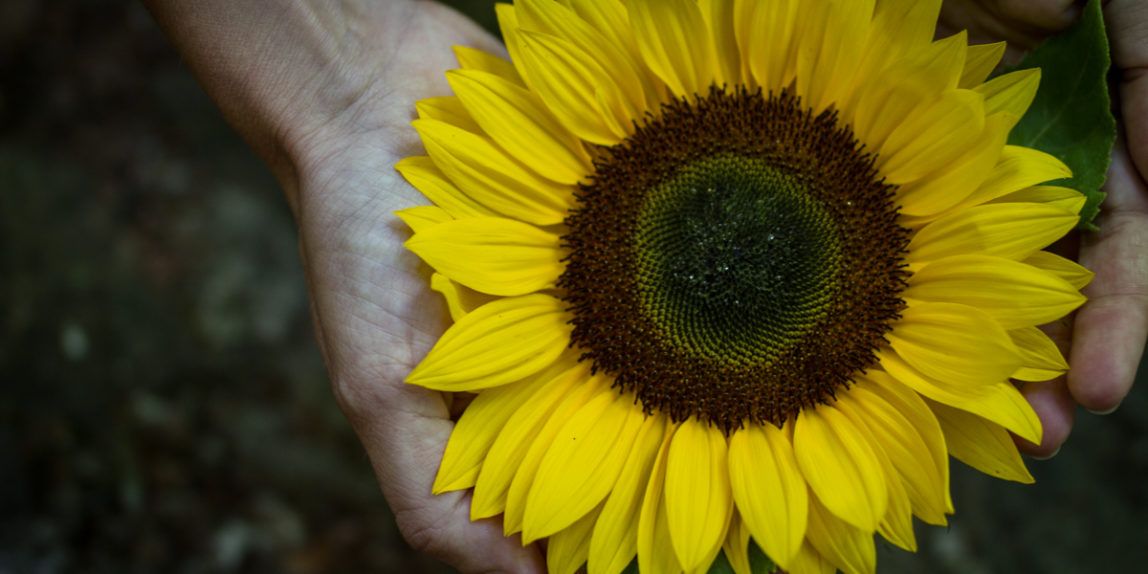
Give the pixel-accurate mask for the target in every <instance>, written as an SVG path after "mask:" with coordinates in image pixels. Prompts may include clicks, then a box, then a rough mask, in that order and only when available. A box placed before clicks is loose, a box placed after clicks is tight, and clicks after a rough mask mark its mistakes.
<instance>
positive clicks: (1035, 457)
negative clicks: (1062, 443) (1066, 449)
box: [1032, 446, 1060, 460]
mask: <svg viewBox="0 0 1148 574" xmlns="http://www.w3.org/2000/svg"><path fill="white" fill-rule="evenodd" d="M1059 453H1060V447H1059V446H1058V447H1056V450H1054V451H1052V454H1050V455H1048V456H1033V457H1032V458H1033V460H1048V459H1050V458H1052V457H1054V456H1056V455H1057V454H1059Z"/></svg>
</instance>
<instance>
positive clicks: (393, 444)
mask: <svg viewBox="0 0 1148 574" xmlns="http://www.w3.org/2000/svg"><path fill="white" fill-rule="evenodd" d="M145 3H146V4H147V5H148V7H149V8H150V9H151V11H152V13H153V14H154V15H155V17H156V19H157V20H158V21H159V22H160V24H161V25H162V26H163V27H164V29H165V30H166V31H167V33H168V34H169V35H170V36H171V38H172V41H173V42H174V43H175V45H176V47H177V48H178V49H179V51H180V53H181V54H182V55H183V56H184V58H185V59H186V60H187V61H188V63H189V65H190V66H191V68H192V69H193V71H194V72H195V73H196V75H197V76H198V78H199V80H200V82H201V83H202V84H203V86H204V87H205V89H206V90H207V92H208V93H209V94H210V95H211V96H212V98H213V99H214V100H215V101H216V103H217V104H218V105H219V107H220V108H221V109H222V111H223V113H224V115H225V116H226V117H227V119H228V121H229V122H231V124H232V125H233V126H234V127H235V128H236V129H237V130H238V131H239V132H240V133H241V134H242V135H243V137H244V138H245V139H246V140H247V141H248V142H249V143H250V144H251V145H252V147H254V148H255V150H256V151H257V152H258V153H259V154H260V155H261V156H262V157H263V159H264V160H265V161H266V162H267V164H268V165H269V166H270V167H271V169H272V170H273V172H274V173H275V175H276V176H277V177H278V179H279V181H280V183H281V185H282V187H283V189H284V192H285V195H286V198H287V201H288V203H289V204H290V206H291V209H292V211H293V212H294V214H295V218H296V221H297V223H298V226H299V237H300V243H299V245H300V246H299V250H300V256H301V258H302V260H303V264H304V268H305V270H306V276H307V282H308V288H309V290H310V293H311V302H312V315H313V318H314V323H315V329H316V333H317V338H318V341H319V346H320V348H321V350H322V353H323V356H324V359H325V360H326V362H327V366H328V370H329V373H330V377H331V381H332V385H333V388H334V394H335V396H336V398H337V400H338V402H339V404H340V406H341V407H342V409H343V411H344V412H345V413H346V415H347V417H348V419H349V420H350V422H351V424H352V426H353V427H354V429H355V431H356V432H357V433H358V435H359V437H360V439H361V440H362V442H363V445H364V447H365V448H366V451H367V453H368V455H369V457H370V460H371V464H372V466H373V467H374V470H375V472H376V474H377V476H378V479H379V484H380V485H381V487H382V490H383V494H384V495H385V497H386V499H387V501H388V503H389V504H390V506H391V508H392V509H393V510H394V513H395V517H396V519H397V521H398V524H399V528H400V530H401V531H402V533H403V535H404V537H405V538H406V539H407V541H408V542H409V543H411V545H412V546H414V547H415V548H416V549H418V550H420V551H422V552H426V553H428V554H430V555H432V556H435V557H437V558H439V559H442V560H444V561H446V562H447V563H449V564H451V565H452V566H454V567H456V568H458V569H460V570H462V571H465V572H492V571H509V572H542V571H544V570H545V564H544V560H543V558H542V553H541V551H540V550H539V549H538V548H536V547H535V546H533V545H532V546H528V547H525V548H523V547H522V545H521V544H520V540H519V539H518V538H517V537H512V538H504V537H503V535H502V526H501V524H500V523H499V522H498V521H497V520H484V521H479V522H474V523H472V522H470V520H469V518H468V511H469V495H468V494H466V493H465V492H455V493H448V494H444V495H440V496H432V495H431V483H432V482H433V480H434V474H435V472H436V469H437V466H438V461H439V459H440V458H441V455H442V451H443V448H444V446H445V444H446V441H447V438H448V437H449V436H450V432H451V429H452V428H453V426H454V423H453V422H452V416H453V415H457V411H458V405H457V404H455V405H454V407H455V408H454V409H452V403H458V402H459V401H458V400H457V397H451V396H448V395H445V394H442V393H437V392H431V391H427V390H424V389H420V388H417V387H412V386H409V385H405V384H403V382H402V381H403V378H404V377H405V375H406V374H407V373H408V372H409V371H410V369H411V368H412V367H413V366H414V365H415V364H416V363H417V362H418V361H419V359H421V358H422V357H423V355H425V353H426V351H427V350H428V349H429V348H430V347H431V345H432V344H433V343H434V341H435V340H436V339H437V338H438V336H439V335H440V334H441V333H442V331H443V329H444V328H445V327H446V325H447V317H446V315H445V307H444V305H442V303H441V301H440V300H439V299H438V297H439V296H438V295H437V294H435V293H433V292H431V291H430V290H429V289H428V288H427V281H426V277H425V276H423V275H422V274H421V273H420V272H419V262H418V260H417V258H416V257H415V256H414V255H412V254H411V253H409V252H407V251H406V250H404V249H403V248H402V242H403V241H404V240H405V239H406V238H407V237H408V231H407V230H406V229H405V228H404V227H403V226H402V225H401V223H399V222H398V220H397V219H396V218H395V217H394V216H393V215H392V213H393V212H394V211H395V210H398V209H402V208H404V207H409V206H412V205H420V204H425V203H426V200H425V199H424V198H423V197H422V196H421V195H420V194H419V193H418V192H417V191H416V190H415V189H414V188H412V187H411V186H409V185H408V184H407V183H406V182H404V181H403V180H402V178H401V177H400V176H399V175H398V174H397V173H396V172H395V170H394V164H395V162H397V161H398V160H400V159H402V158H403V157H407V156H411V155H421V154H422V153H423V152H422V146H421V144H420V143H419V141H418V138H417V136H416V135H415V132H414V130H413V129H411V128H410V127H409V122H410V120H411V119H412V114H413V111H414V108H413V102H414V101H415V100H418V99H421V98H425V97H429V96H435V95H445V94H448V93H449V89H448V87H447V85H446V82H445V80H444V78H443V75H442V73H443V71H445V70H447V69H451V68H454V67H457V63H456V61H455V59H454V57H453V55H452V53H451V50H450V47H451V46H453V45H457V44H461V45H467V46H473V47H477V48H481V49H485V50H487V51H490V52H494V53H503V49H502V47H501V46H500V45H499V43H498V42H497V40H495V39H494V38H492V37H491V36H489V35H488V34H487V33H486V32H484V31H483V30H481V29H479V28H478V27H477V26H476V25H475V24H473V23H472V22H470V21H469V20H467V19H465V18H463V17H461V16H459V15H458V14H456V13H454V12H453V11H451V10H449V9H447V8H444V7H442V6H441V5H438V4H436V3H434V2H431V1H426V0H381V1H375V2H372V1H369V0H296V1H294V2H281V3H278V4H277V5H275V6H274V7H273V8H270V7H268V3H266V2H261V1H256V0H197V1H196V2H181V1H177V0H145ZM1077 13H1078V9H1077V8H1076V7H1075V5H1074V3H1073V2H1072V0H962V1H957V0H951V1H950V2H948V3H947V4H946V6H945V10H944V14H943V16H944V18H945V21H946V24H947V25H948V26H949V27H950V28H955V29H960V28H969V29H970V30H972V31H973V36H974V38H975V39H976V40H982V41H985V40H990V39H1006V40H1010V41H1012V42H1014V43H1016V45H1018V46H1029V45H1032V44H1033V43H1035V42H1036V41H1038V40H1039V38H1041V37H1043V36H1045V35H1047V34H1049V33H1053V32H1055V31H1057V30H1060V29H1062V28H1064V27H1065V26H1067V25H1069V24H1070V23H1071V22H1072V20H1073V18H1074V17H1075V16H1076V14H1077ZM1105 14H1106V17H1107V20H1108V24H1109V32H1110V35H1111V40H1112V44H1113V48H1114V59H1115V65H1116V66H1118V67H1119V68H1120V70H1121V84H1120V86H1119V91H1120V101H1121V115H1122V116H1123V128H1124V130H1123V136H1122V142H1121V145H1120V146H1119V148H1118V150H1117V151H1116V152H1115V154H1114V158H1113V167H1112V169H1111V172H1110V177H1109V183H1108V185H1107V191H1108V193H1109V198H1108V202H1107V203H1106V205H1105V209H1104V211H1103V213H1102V214H1101V216H1100V219H1099V220H1098V224H1099V226H1100V228H1101V231H1100V232H1099V233H1097V234H1085V235H1083V236H1082V237H1080V238H1079V240H1078V241H1068V242H1066V246H1065V248H1066V249H1070V250H1072V251H1073V252H1074V254H1076V255H1077V257H1078V259H1079V260H1080V261H1081V262H1082V263H1083V264H1084V265H1085V266H1087V267H1088V268H1090V269H1092V270H1093V271H1095V272H1096V279H1095V281H1094V282H1093V283H1092V285H1090V286H1089V287H1088V288H1087V289H1086V290H1085V293H1086V294H1087V295H1088V297H1089V301H1088V303H1087V304H1086V305H1085V306H1084V307H1083V308H1081V309H1080V310H1079V311H1078V312H1077V314H1076V316H1075V320H1074V321H1068V322H1065V323H1063V324H1061V325H1056V326H1053V329H1054V331H1055V334H1056V336H1057V337H1058V339H1059V340H1061V341H1062V343H1063V346H1064V348H1065V349H1066V350H1067V352H1068V356H1069V361H1070V363H1071V364H1072V371H1071V372H1070V374H1069V375H1068V377H1067V378H1064V379H1061V380H1058V381H1055V382H1051V383H1040V384H1030V385H1027V386H1026V387H1025V388H1024V393H1025V395H1026V396H1027V397H1028V399H1029V401H1030V402H1031V403H1032V405H1033V407H1034V408H1035V409H1036V411H1037V412H1038V413H1039V414H1040V417H1041V419H1042V421H1043V422H1044V440H1043V441H1042V443H1041V444H1039V445H1031V444H1022V445H1021V446H1022V448H1023V449H1024V450H1025V451H1027V452H1028V453H1030V454H1032V455H1033V456H1037V457H1047V456H1051V455H1052V454H1054V453H1055V452H1056V451H1057V450H1058V449H1059V448H1060V445H1061V444H1063V443H1064V441H1065V440H1066V439H1067V438H1068V435H1069V433H1070V431H1071V429H1072V424H1073V420H1074V416H1075V411H1076V407H1077V406H1081V407H1083V408H1085V409H1087V410H1090V411H1093V412H1100V413H1104V412H1110V411H1112V410H1114V409H1115V408H1117V407H1118V406H1119V404H1120V402H1121V401H1122V400H1123V398H1124V396H1125V395H1126V394H1127V393H1128V391H1129V389H1130V387H1131V385H1132V382H1133V379H1134V377H1135V371H1136V367H1137V365H1138V364H1139V360H1140V354H1141V352H1142V351H1143V349H1144V343H1145V336H1146V333H1148V187H1146V185H1145V175H1146V174H1148V3H1144V2H1142V1H1140V0H1109V1H1107V2H1105Z"/></svg>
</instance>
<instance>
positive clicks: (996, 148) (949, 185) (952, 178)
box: [896, 115, 1014, 218]
mask: <svg viewBox="0 0 1148 574" xmlns="http://www.w3.org/2000/svg"><path fill="white" fill-rule="evenodd" d="M1013 123H1014V122H1013V121H1012V119H1010V118H1006V117H1004V116H1003V115H996V116H990V117H989V118H987V119H986V120H985V129H984V131H983V132H982V133H981V136H980V140H979V142H975V143H973V144H972V145H971V146H970V147H969V149H968V150H967V151H966V152H965V154H964V155H963V156H961V157H958V158H956V159H954V160H953V162H952V165H951V166H947V167H945V168H942V169H941V170H940V171H938V172H936V173H934V174H932V175H931V176H929V177H926V178H923V179H919V180H917V181H914V182H910V183H907V184H905V185H902V186H901V187H899V188H898V189H897V192H896V201H898V202H899V203H900V204H901V213H902V214H904V215H907V216H913V217H925V218H932V217H934V216H936V215H938V214H941V213H942V212H944V211H945V210H947V209H951V208H953V207H954V206H956V205H958V204H960V203H961V202H962V201H964V200H966V199H967V198H968V197H969V196H970V195H971V194H973V193H974V192H975V191H976V190H977V189H978V188H979V187H980V186H981V185H982V184H983V183H984V182H985V180H986V179H988V177H989V175H990V174H991V173H992V170H993V166H994V165H996V164H997V162H998V161H999V160H1000V157H1001V154H1002V153H1003V150H1004V145H1005V141H1006V140H1007V139H1008V132H1009V130H1010V129H1011V128H1012V125H1013Z"/></svg>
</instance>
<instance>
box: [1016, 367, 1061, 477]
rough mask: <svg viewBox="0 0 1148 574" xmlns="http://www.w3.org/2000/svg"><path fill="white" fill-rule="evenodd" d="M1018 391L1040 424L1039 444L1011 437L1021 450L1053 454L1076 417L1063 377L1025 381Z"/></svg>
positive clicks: (1033, 454)
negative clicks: (1037, 381)
mask: <svg viewBox="0 0 1148 574" xmlns="http://www.w3.org/2000/svg"><path fill="white" fill-rule="evenodd" d="M1021 394H1023V395H1024V397H1025V399H1027V400H1028V402H1029V404H1031V405H1032V408H1033V410H1034V411H1036V414H1037V416H1039V417H1040V422H1041V424H1042V426H1043V427H1044V434H1043V435H1042V437H1041V441H1040V444H1033V443H1031V442H1028V441H1027V440H1024V439H1022V438H1018V437H1014V440H1015V441H1016V445H1017V448H1019V449H1020V450H1021V452H1023V453H1025V454H1027V455H1029V456H1031V457H1033V458H1035V459H1037V460H1045V459H1049V458H1052V457H1054V456H1056V453H1057V452H1059V451H1060V447H1061V446H1062V445H1063V444H1064V442H1065V441H1067V440H1068V436H1069V434H1071V433H1072V425H1073V423H1074V422H1075V421H1076V403H1075V402H1074V401H1073V399H1072V395H1071V394H1070V393H1069V392H1068V388H1067V387H1066V385H1065V381H1064V379H1063V378H1060V379H1056V380H1055V381H1049V382H1042V383H1027V384H1025V386H1024V388H1022V389H1021Z"/></svg>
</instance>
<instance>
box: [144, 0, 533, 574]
mask: <svg viewBox="0 0 1148 574" xmlns="http://www.w3.org/2000/svg"><path fill="white" fill-rule="evenodd" d="M148 4H149V8H150V9H151V10H152V12H153V14H154V15H155V16H156V18H157V20H159V21H160V23H161V24H162V25H163V26H164V27H165V28H166V29H167V32H168V34H169V35H170V36H171V37H172V39H173V41H174V42H175V44H176V45H177V47H178V48H179V49H180V51H181V53H182V54H183V55H184V57H185V58H186V59H187V60H188V62H189V63H190V65H191V66H192V68H193V70H194V71H195V72H196V73H197V75H198V76H199V79H200V81H201V83H202V84H203V85H204V86H205V88H206V89H207V91H208V93H209V94H210V95H211V96H212V97H213V98H214V99H215V100H216V102H217V103H218V104H219V106H220V108H221V109H222V110H223V112H224V114H225V115H226V116H227V117H228V120H229V121H230V122H231V123H232V125H233V126H235V127H236V128H237V129H239V131H240V132H241V133H242V134H243V135H244V137H245V138H246V139H247V140H248V141H249V143H251V144H252V146H253V147H254V148H255V149H256V150H257V151H258V152H259V153H260V154H261V155H262V156H263V157H264V159H265V160H266V161H267V162H268V164H269V165H270V166H271V167H272V169H273V170H274V171H275V172H276V175H277V176H278V178H279V180H280V182H281V183H282V185H283V187H284V189H285V190H286V193H287V199H288V202H289V203H290V204H291V207H292V210H293V211H294V213H295V216H296V218H297V221H298V224H299V233H300V252H301V255H302V258H303V261H304V267H305V269H306V274H307V280H308V287H309V290H310V292H311V300H312V312H313V318H314V323H315V327H316V330H317V332H318V339H319V342H320V347H321V349H322V352H323V355H324V358H325V360H326V363H327V366H328V369H329V372H330V375H331V379H332V383H333V385H334V391H335V395H336V397H337V399H338V401H339V404H340V406H341V407H342V409H343V411H344V412H345V413H346V415H347V416H348V418H349V419H350V421H351V423H352V425H353V427H354V429H355V431H356V432H357V433H358V435H359V437H360V439H361V440H362V442H363V444H364V446H365V447H366V451H367V454H368V456H369V457H370V460H371V464H372V466H373V467H374V470H375V473H376V474H377V476H378V479H379V483H380V485H381V487H382V490H383V493H384V495H385V496H386V498H387V501H388V503H389V505H390V507H391V509H392V510H393V511H394V514H395V518H396V521H397V522H398V525H399V529H400V531H401V532H402V534H403V536H404V537H405V538H406V540H407V541H408V542H409V543H410V544H411V545H412V546H413V547H414V548H415V549H416V550H419V551H422V552H425V553H428V554H430V555H432V556H435V557H437V558H440V559H442V560H444V561H446V562H447V563H449V564H451V565H452V566H454V567H456V568H458V569H460V570H462V571H466V572H472V571H492V570H498V571H507V572H531V571H542V570H544V562H543V560H542V558H541V553H540V552H539V551H538V550H537V548H535V547H534V546H530V547H526V548H523V547H522V545H521V541H520V539H519V537H518V536H514V537H512V538H505V537H504V536H503V532H502V525H501V523H500V522H498V521H497V520H482V521H478V522H473V523H472V522H471V521H470V517H469V510H470V501H469V499H470V495H469V494H468V493H466V492H451V493H446V494H442V495H438V496H434V495H432V494H431V485H432V483H433V481H434V477H435V473H436V471H437V469H438V465H439V461H440V460H441V459H442V453H443V449H444V448H445V445H446V442H447V438H448V437H449V436H450V432H451V430H452V428H453V426H454V423H453V422H452V420H451V418H452V417H451V409H450V407H451V400H452V397H450V396H448V395H446V394H443V393H438V392H432V391H428V390H426V389H423V388H420V387H415V386H410V385H406V384H404V383H403V380H404V378H405V377H406V375H407V373H409V372H410V370H411V369H412V368H413V367H414V365H415V364H416V363H417V362H418V361H419V360H420V359H421V358H422V357H423V355H425V354H426V352H427V350H428V349H430V347H431V345H432V344H433V343H434V341H435V340H436V339H437V338H438V336H439V335H440V334H441V333H442V331H443V329H444V328H445V326H446V317H445V316H444V313H443V306H442V304H441V302H440V301H439V300H437V297H438V295H437V294H435V293H433V292H431V291H430V290H429V289H427V288H426V283H427V281H426V278H425V277H421V276H420V273H419V269H420V268H419V262H418V259H417V258H416V257H415V256H414V255H412V254H410V253H409V252H407V251H406V250H405V249H403V247H402V243H403V241H404V240H405V239H406V237H407V233H408V232H407V230H406V229H405V228H404V227H401V223H399V222H398V220H397V219H396V218H395V217H394V216H393V215H392V214H393V212H394V211H396V210H398V209H401V208H405V207H410V206H412V205H417V204H420V203H426V199H424V198H423V197H422V196H421V194H419V193H418V192H417V191H415V190H414V189H413V188H412V187H411V186H410V185H408V184H407V183H406V182H405V181H403V180H402V179H401V177H400V176H399V175H398V174H397V173H396V172H395V168H394V165H395V163H396V162H397V161H398V160H399V159H402V158H403V157H406V156H411V155H419V154H420V153H421V151H420V150H421V149H422V148H421V144H420V143H419V142H418V139H417V137H416V135H415V132H414V130H413V129H411V128H410V125H409V124H410V120H411V119H412V117H411V116H412V111H413V103H414V102H415V100H418V99H421V98H426V97H430V96H435V95H446V94H448V93H449V89H448V87H447V85H446V82H445V79H444V76H443V71H444V70H446V69H449V68H453V67H456V63H455V59H454V56H453V54H452V52H451V46H453V45H470V46H475V47H480V48H483V49H485V50H487V51H490V52H496V53H497V52H498V51H500V50H501V47H500V46H499V45H498V43H497V42H496V41H495V40H494V39H493V38H491V37H490V36H489V35H488V34H486V33H485V32H483V31H482V30H480V29H479V28H478V27H477V26H475V25H474V24H473V23H472V22H470V21H469V20H467V19H465V18H463V17H462V16H460V15H458V14H456V13H454V12H453V11H451V10H449V9H447V8H445V7H443V6H441V5H439V4H436V3H433V2H427V1H416V0H388V1H386V2H370V1H366V0H306V1H302V2H296V3H290V4H287V3H283V4H277V5H276V7H275V8H269V7H268V6H267V5H266V4H264V3H261V2H258V1H257V0H246V1H236V0H201V1H199V2H191V3H187V2H178V1H175V0H172V1H169V0H149V2H148Z"/></svg>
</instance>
